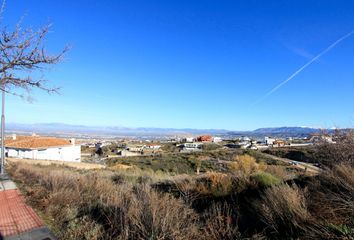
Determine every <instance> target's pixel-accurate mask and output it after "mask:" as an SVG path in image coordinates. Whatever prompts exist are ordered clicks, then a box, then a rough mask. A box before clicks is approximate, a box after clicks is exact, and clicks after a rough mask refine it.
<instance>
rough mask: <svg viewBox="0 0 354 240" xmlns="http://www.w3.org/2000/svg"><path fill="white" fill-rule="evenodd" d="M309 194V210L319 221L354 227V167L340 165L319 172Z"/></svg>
mask: <svg viewBox="0 0 354 240" xmlns="http://www.w3.org/2000/svg"><path fill="white" fill-rule="evenodd" d="M310 193H311V194H310V195H309V200H310V208H311V210H312V212H313V213H314V214H316V216H317V217H318V218H319V219H321V220H323V221H325V222H327V221H329V222H331V223H332V224H335V225H348V226H350V227H352V228H353V227H354V167H352V166H350V165H347V164H340V165H336V166H334V167H333V168H332V169H327V170H325V171H323V172H321V174H320V175H319V176H318V180H317V181H314V182H312V183H311V184H310Z"/></svg>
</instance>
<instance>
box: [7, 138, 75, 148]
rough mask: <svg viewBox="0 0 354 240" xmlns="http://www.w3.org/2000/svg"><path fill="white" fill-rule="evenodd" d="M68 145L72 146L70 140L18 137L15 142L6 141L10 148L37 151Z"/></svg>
mask: <svg viewBox="0 0 354 240" xmlns="http://www.w3.org/2000/svg"><path fill="white" fill-rule="evenodd" d="M67 145H71V142H70V141H69V140H66V139H62V138H54V137H41V136H17V137H16V139H15V140H13V139H12V138H9V139H5V146H6V147H9V148H24V149H35V148H48V147H58V146H67Z"/></svg>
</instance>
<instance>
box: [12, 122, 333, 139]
mask: <svg viewBox="0 0 354 240" xmlns="http://www.w3.org/2000/svg"><path fill="white" fill-rule="evenodd" d="M321 131H323V129H319V128H310V127H275V128H259V129H256V130H253V131H229V130H225V129H192V128H184V129H176V128H128V127H102V126H84V125H70V124H63V123H39V124H19V123H8V124H7V125H6V132H7V133H18V134H31V133H36V134H47V135H87V136H111V137H114V136H117V137H118V136H131V137H134V136H135V137H144V136H145V137H149V136H152V137H158V136H160V137H161V136H176V135H177V136H186V135H201V134H211V135H218V136H229V137H237V136H250V137H264V136H274V137H306V136H308V135H310V134H313V133H319V132H321ZM326 131H327V132H333V129H326Z"/></svg>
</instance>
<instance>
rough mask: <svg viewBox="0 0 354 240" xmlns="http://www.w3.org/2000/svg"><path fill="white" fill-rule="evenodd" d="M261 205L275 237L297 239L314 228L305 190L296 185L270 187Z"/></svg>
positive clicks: (264, 218) (264, 219) (264, 217)
mask: <svg viewBox="0 0 354 240" xmlns="http://www.w3.org/2000/svg"><path fill="white" fill-rule="evenodd" d="M260 207H261V209H260V213H261V216H262V219H263V221H264V222H265V223H266V224H267V226H268V227H269V234H270V235H272V236H273V237H276V238H292V239H296V238H300V237H301V236H303V235H304V234H305V233H306V232H309V231H311V230H312V229H311V230H310V228H311V227H310V226H311V225H312V224H311V216H310V214H309V212H308V210H307V206H306V200H305V196H304V192H303V191H302V190H300V189H299V188H297V187H296V186H293V187H290V186H289V185H286V184H282V185H278V186H273V187H271V188H268V189H267V190H266V191H265V195H264V196H263V197H262V202H261V205H260Z"/></svg>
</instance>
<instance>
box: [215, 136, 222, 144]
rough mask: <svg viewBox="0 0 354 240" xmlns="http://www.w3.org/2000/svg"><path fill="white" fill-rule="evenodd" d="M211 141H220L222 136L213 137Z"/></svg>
mask: <svg viewBox="0 0 354 240" xmlns="http://www.w3.org/2000/svg"><path fill="white" fill-rule="evenodd" d="M213 142H214V143H219V142H222V138H221V137H213Z"/></svg>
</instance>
